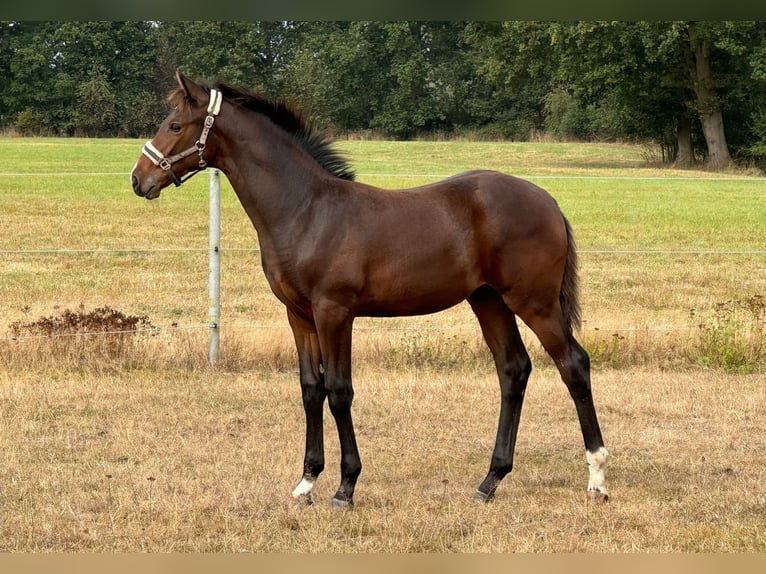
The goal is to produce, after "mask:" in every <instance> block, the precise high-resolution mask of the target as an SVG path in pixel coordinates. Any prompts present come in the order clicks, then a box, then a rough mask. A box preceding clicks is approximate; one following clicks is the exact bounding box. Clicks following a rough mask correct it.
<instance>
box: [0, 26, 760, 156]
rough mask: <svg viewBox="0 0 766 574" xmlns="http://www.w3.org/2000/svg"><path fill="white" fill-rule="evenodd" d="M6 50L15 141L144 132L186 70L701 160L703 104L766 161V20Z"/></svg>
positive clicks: (226, 34) (465, 122)
mask: <svg viewBox="0 0 766 574" xmlns="http://www.w3.org/2000/svg"><path fill="white" fill-rule="evenodd" d="M695 42H696V43H697V44H695ZM699 42H705V45H706V46H709V56H710V58H709V60H710V65H711V70H712V80H711V83H712V86H711V87H712V89H713V92H714V98H712V99H710V98H708V100H706V102H707V103H704V102H702V103H701V102H700V101H699V100H698V98H697V95H696V94H695V85H696V84H695V81H696V80H695V73H696V72H695V67H694V57H695V56H694V53H693V51H692V46H693V45H699ZM0 54H2V58H0V127H3V128H7V127H15V128H16V130H17V131H18V132H19V133H22V134H53V135H74V134H76V133H78V134H86V135H97V136H102V135H119V136H128V137H139V136H140V137H145V136H147V135H150V134H151V133H152V132H153V131H154V129H156V126H157V124H158V123H159V122H160V120H161V119H162V117H163V116H164V115H165V113H166V106H165V104H164V100H165V96H166V94H167V92H168V91H169V90H170V89H172V88H173V85H174V79H173V75H174V71H175V69H177V68H181V69H182V70H183V71H184V72H185V73H187V74H188V75H190V76H192V77H195V78H198V79H201V80H204V81H208V82H214V81H217V80H223V81H227V82H230V83H233V84H237V85H243V86H248V87H252V88H254V89H257V90H259V91H261V92H263V93H265V94H266V95H268V96H273V97H281V98H284V99H286V100H288V101H290V102H292V103H294V104H295V105H297V106H299V107H300V108H302V109H306V110H308V112H309V113H310V114H311V115H312V117H313V118H314V119H315V120H316V122H317V123H318V124H319V125H320V126H321V127H325V128H330V129H332V130H334V131H339V132H340V131H349V130H352V131H368V130H375V131H376V132H378V133H381V134H382V135H384V136H386V137H391V138H395V139H409V138H413V137H417V136H420V135H423V134H429V133H441V134H444V133H446V134H449V133H456V134H475V135H476V136H477V137H480V138H487V139H489V138H495V139H498V138H499V139H513V140H526V139H529V138H530V136H531V135H532V134H539V133H540V132H547V134H548V135H550V136H553V137H555V138H562V139H599V140H618V139H620V140H641V141H651V142H656V143H658V144H659V145H660V147H661V149H662V150H663V156H665V157H669V158H670V159H671V160H672V159H674V154H675V153H676V151H677V150H678V149H679V146H680V145H681V143H682V142H681V141H679V140H680V139H682V138H688V140H689V144H688V145H686V144H685V143H684V145H685V148H684V149H685V150H688V149H689V147H690V146H694V148H695V150H696V151H697V152H698V153H697V154H696V155H697V156H699V155H700V152H701V155H704V154H705V152H706V145H708V143H707V141H706V140H705V138H703V131H702V130H701V122H700V118H701V114H702V113H703V112H704V109H703V108H704V107H705V106H706V105H709V104H711V102H712V103H714V104H715V106H717V107H720V108H721V109H722V110H723V114H724V119H725V123H726V125H725V128H726V130H725V131H726V139H727V141H728V143H729V147H730V148H731V152H732V154H733V155H734V156H735V157H738V158H741V159H743V160H745V161H747V162H751V163H756V164H762V163H765V162H766V151H765V150H766V136H765V135H764V133H766V128H764V124H765V122H764V120H763V117H762V115H763V112H762V110H763V109H764V107H766V23H763V22H745V21H737V22H696V23H692V22H681V21H673V22H668V21H654V22H597V21H587V22H576V23H564V22H532V21H521V22H431V21H428V22H422V21H399V22H364V21H358V22H332V21H320V22H298V21H278V22H250V21H239V22H221V21H183V20H181V21H167V22H156V21H155V22H113V21H85V22H81V21H67V22H46V21H38V22H9V21H6V22H0ZM684 142H686V140H684ZM686 156H691V157H694V154H690V153H688V152H686Z"/></svg>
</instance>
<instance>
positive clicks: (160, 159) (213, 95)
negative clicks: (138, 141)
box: [142, 89, 223, 187]
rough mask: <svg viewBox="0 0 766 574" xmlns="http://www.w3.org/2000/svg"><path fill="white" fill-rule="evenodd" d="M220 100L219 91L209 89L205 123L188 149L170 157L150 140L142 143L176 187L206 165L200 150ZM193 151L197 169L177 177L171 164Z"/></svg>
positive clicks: (148, 154) (147, 152)
mask: <svg viewBox="0 0 766 574" xmlns="http://www.w3.org/2000/svg"><path fill="white" fill-rule="evenodd" d="M221 102H223V95H222V94H221V92H219V91H218V90H215V89H211V90H210V103H209V104H208V106H207V117H206V118H205V125H204V127H203V128H202V134H200V136H199V139H198V140H197V141H196V142H195V143H194V145H193V146H192V147H190V148H189V149H187V150H184V151H182V152H181V153H177V154H175V155H172V156H170V157H165V156H164V155H163V153H162V152H161V151H160V150H158V149H157V148H156V147H154V144H153V143H152V142H151V141H148V142H146V143H145V144H144V149H143V150H142V152H143V154H144V155H145V156H146V157H148V158H149V159H150V160H151V162H152V163H153V164H154V165H156V166H157V167H160V168H162V169H164V170H165V171H166V172H167V174H168V177H169V178H170V180H171V181H172V182H173V183H174V184H175V186H176V187H178V186H179V185H181V184H182V183H183V182H185V181H186V180H187V179H189V178H190V177H192V176H193V175H196V174H197V173H199V172H200V171H202V170H203V169H205V168H206V167H207V162H206V161H205V159H204V158H203V157H202V152H204V151H205V142H206V141H207V135H208V134H209V133H210V128H212V127H213V123H214V122H215V118H216V116H217V115H218V114H219V113H220V111H221ZM195 153H196V154H199V164H198V165H199V167H198V169H195V170H194V171H192V172H189V173H188V174H186V176H185V177H183V178H181V179H179V178H178V176H177V175H176V174H175V173H173V164H174V163H176V162H177V161H180V160H182V159H184V158H185V157H189V156H190V155H192V154H195Z"/></svg>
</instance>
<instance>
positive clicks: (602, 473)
mask: <svg viewBox="0 0 766 574" xmlns="http://www.w3.org/2000/svg"><path fill="white" fill-rule="evenodd" d="M585 460H586V461H587V462H588V472H589V474H590V477H589V480H588V490H592V491H595V492H600V493H602V494H606V466H607V461H608V460H609V452H608V451H607V450H606V449H605V448H604V447H603V446H602V447H601V448H600V449H598V450H597V451H596V452H588V451H587V450H586V451H585Z"/></svg>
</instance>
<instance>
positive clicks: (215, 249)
mask: <svg viewBox="0 0 766 574" xmlns="http://www.w3.org/2000/svg"><path fill="white" fill-rule="evenodd" d="M220 192H221V184H220V180H219V177H218V170H217V169H211V170H210V255H209V261H210V277H209V291H210V310H209V317H210V347H209V350H208V361H209V362H210V364H211V365H215V364H216V363H217V362H218V357H219V353H220V344H221V325H220V323H221V193H220Z"/></svg>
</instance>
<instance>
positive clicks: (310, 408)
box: [288, 311, 326, 506]
mask: <svg viewBox="0 0 766 574" xmlns="http://www.w3.org/2000/svg"><path fill="white" fill-rule="evenodd" d="M288 319H289V321H290V326H291V327H292V330H293V336H294V337H295V347H296V349H297V351H298V364H299V369H300V383H301V395H302V398H303V410H304V412H305V414H306V451H305V455H304V458H303V476H302V478H301V481H300V482H299V483H298V485H297V486H296V487H295V488H294V489H293V492H292V495H293V501H294V503H295V504H296V505H298V506H307V505H310V504H312V503H313V502H314V497H313V493H312V491H313V489H314V483H315V482H316V479H317V478H318V477H319V475H320V474H321V472H322V471H323V470H324V428H323V410H324V400H325V396H326V392H325V386H324V375H323V373H322V355H321V352H320V349H319V338H318V336H317V333H316V330H315V328H314V326H313V325H312V324H311V323H309V322H308V321H306V320H304V319H301V318H300V317H298V316H296V315H294V314H293V313H291V312H290V311H288Z"/></svg>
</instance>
